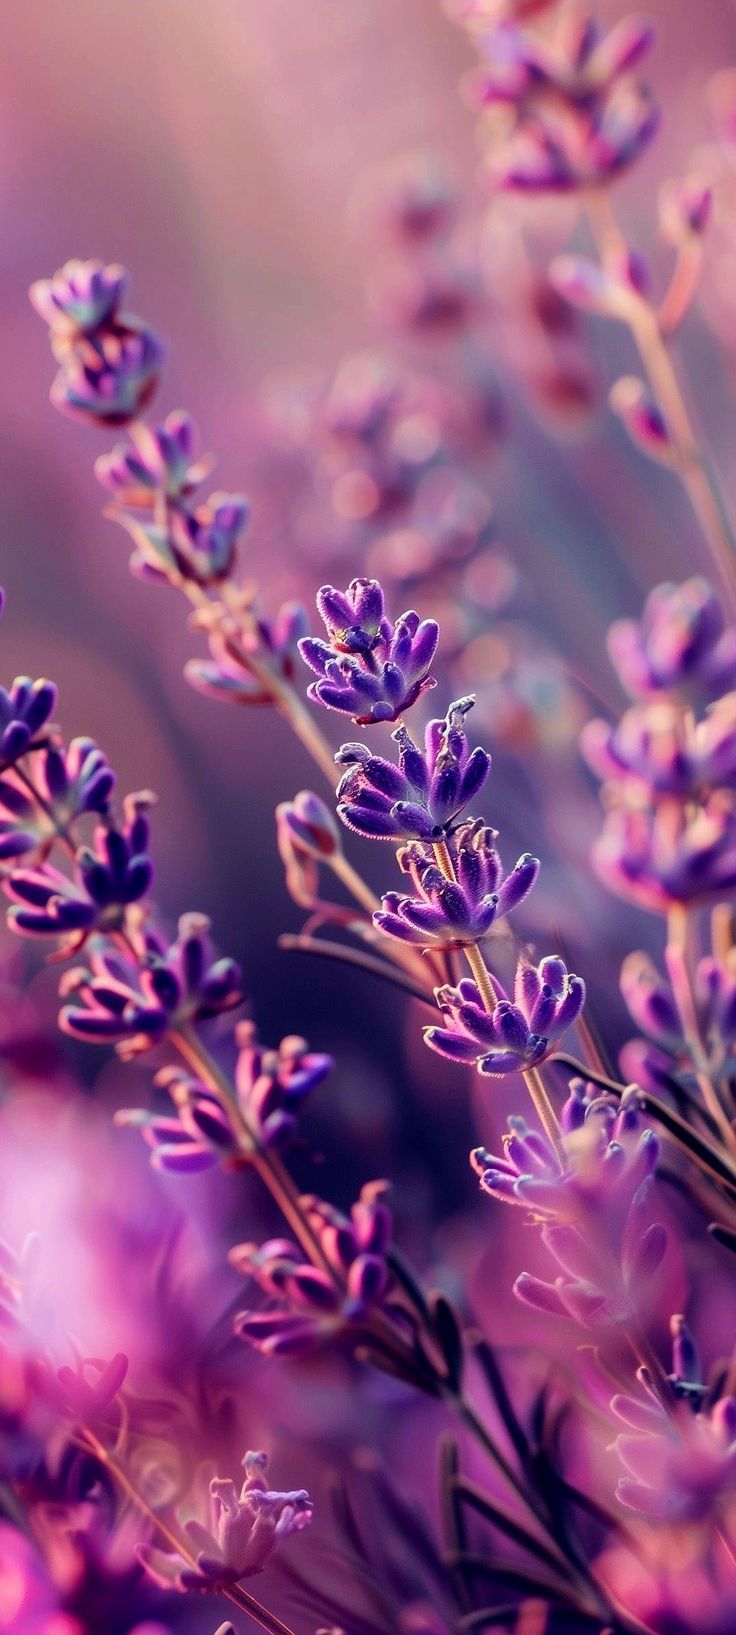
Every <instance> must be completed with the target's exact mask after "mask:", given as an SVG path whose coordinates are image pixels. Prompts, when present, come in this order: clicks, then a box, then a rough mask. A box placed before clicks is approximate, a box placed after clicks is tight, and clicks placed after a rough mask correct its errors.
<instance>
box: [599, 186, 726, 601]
mask: <svg viewBox="0 0 736 1635" xmlns="http://www.w3.org/2000/svg"><path fill="white" fill-rule="evenodd" d="M588 218H589V221H590V224H591V228H592V231H593V236H594V238H595V241H596V243H597V245H598V248H599V253H600V257H601V261H602V263H603V265H604V266H605V265H607V264H608V265H610V263H611V261H615V260H616V259H617V258H619V257H620V254H621V251H622V250H625V248H626V245H625V240H624V238H623V235H622V234H621V232H620V229H619V227H618V224H617V222H616V219H615V216H614V214H613V210H612V207H611V202H610V198H609V196H608V194H607V193H603V192H598V193H594V194H592V195H591V196H590V197H589V200H588ZM624 322H625V323H626V324H627V326H628V328H629V330H630V332H631V335H632V338H633V340H634V342H635V345H636V347H637V350H638V353H639V357H640V358H641V362H642V364H643V366H644V369H645V371H646V374H647V376H648V379H649V384H650V386H651V388H652V391H653V393H654V396H655V398H656V400H657V403H658V405H659V407H660V409H661V410H662V413H663V415H664V418H665V421H666V423H667V426H668V428H669V431H670V434H671V437H672V440H673V443H674V449H675V465H674V470H675V471H676V472H677V475H678V476H679V478H680V480H681V482H682V484H683V486H684V488H685V490H686V492H687V495H688V498H689V500H690V504H691V505H692V508H693V511H694V512H695V515H696V517H697V519H698V522H699V524H700V527H701V530H702V533H703V535H704V538H705V541H706V544H707V545H708V548H709V550H710V553H711V556H712V558H713V561H714V564H715V566H716V569H717V571H718V574H719V577H720V578H721V581H722V583H723V585H724V588H725V590H726V591H727V593H728V596H729V599H730V600H731V602H732V603H733V600H734V594H735V592H736V540H735V539H734V534H733V528H732V526H731V522H730V519H729V517H728V514H727V511H726V508H725V505H724V501H723V498H722V495H721V492H720V488H719V486H718V483H717V481H716V479H715V476H714V474H713V472H712V470H711V469H710V468H709V466H708V464H707V463H706V460H705V457H704V455H703V453H702V452H701V450H700V448H699V446H698V440H697V436H696V434H695V431H694V428H693V425H692V422H691V419H690V415H689V412H688V409H687V405H686V403H685V399H684V396H683V392H682V388H681V386H680V382H679V380H678V376H677V371H676V369H675V366H674V364H673V362H672V359H671V357H670V354H669V351H668V349H667V344H666V340H665V337H664V334H663V332H662V326H661V322H660V319H659V317H658V315H657V313H656V311H655V309H654V308H653V307H652V305H651V303H650V302H649V301H648V300H646V298H645V297H643V296H639V295H637V294H635V293H634V292H633V291H632V294H631V300H630V302H629V304H628V310H627V314H626V315H625V317H624Z"/></svg>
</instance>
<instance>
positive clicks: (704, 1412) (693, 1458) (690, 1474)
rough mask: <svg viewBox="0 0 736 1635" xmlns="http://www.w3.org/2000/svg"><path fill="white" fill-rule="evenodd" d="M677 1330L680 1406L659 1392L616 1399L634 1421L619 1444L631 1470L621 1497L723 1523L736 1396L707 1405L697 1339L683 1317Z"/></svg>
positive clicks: (675, 1517)
mask: <svg viewBox="0 0 736 1635" xmlns="http://www.w3.org/2000/svg"><path fill="white" fill-rule="evenodd" d="M671 1327H672V1333H673V1356H674V1370H673V1374H672V1375H671V1376H670V1380H671V1383H672V1385H673V1388H674V1390H675V1393H676V1395H677V1397H678V1399H679V1401H678V1402H677V1405H676V1406H675V1407H674V1408H673V1409H671V1410H670V1411H669V1413H667V1412H665V1409H664V1407H663V1406H662V1403H661V1401H660V1399H659V1398H658V1397H657V1396H656V1394H655V1392H654V1391H653V1390H651V1391H648V1392H647V1397H646V1400H645V1399H644V1398H641V1397H630V1396H626V1395H624V1394H619V1395H616V1396H615V1397H614V1398H613V1401H612V1403H611V1407H612V1409H613V1412H614V1413H615V1415H616V1417H617V1418H618V1419H621V1420H623V1422H624V1424H625V1425H626V1426H627V1431H626V1432H625V1433H624V1434H622V1435H620V1436H617V1437H616V1440H615V1442H614V1447H615V1449H616V1452H617V1454H618V1456H619V1459H620V1460H621V1463H622V1464H623V1466H624V1468H625V1470H626V1475H625V1476H621V1477H620V1478H619V1482H618V1486H617V1489H616V1494H617V1497H618V1499H619V1500H620V1501H621V1503H622V1504H624V1505H625V1506H626V1508H627V1509H628V1510H636V1511H638V1512H639V1514H640V1515H645V1516H648V1517H656V1518H657V1519H658V1520H660V1521H670V1522H676V1523H681V1522H686V1521H694V1522H698V1523H700V1524H702V1522H703V1520H704V1518H707V1520H708V1522H709V1523H710V1524H711V1525H715V1526H717V1525H718V1520H719V1517H720V1516H722V1515H723V1514H724V1512H726V1513H727V1512H728V1511H729V1510H730V1509H731V1507H732V1505H733V1496H734V1490H735V1489H736V1398H735V1397H732V1396H721V1397H719V1399H718V1400H717V1401H716V1402H715V1403H712V1404H711V1405H710V1406H709V1407H706V1405H705V1401H704V1398H705V1395H706V1393H705V1388H704V1387H703V1386H702V1385H701V1383H700V1374H699V1369H698V1363H697V1353H696V1351H695V1346H694V1342H693V1340H692V1336H691V1335H690V1333H689V1330H688V1329H687V1326H686V1324H685V1323H684V1320H683V1318H682V1317H679V1316H678V1317H674V1318H673V1319H672V1324H671ZM683 1364H684V1366H685V1376H684V1377H683V1375H682V1374H681V1372H680V1370H681V1369H682V1367H683ZM644 1383H645V1384H646V1382H644ZM632 1432H633V1433H634V1434H633V1435H632V1434H631V1433H632Z"/></svg>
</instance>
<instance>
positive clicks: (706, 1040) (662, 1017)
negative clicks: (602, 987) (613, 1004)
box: [620, 953, 736, 1094]
mask: <svg viewBox="0 0 736 1635" xmlns="http://www.w3.org/2000/svg"><path fill="white" fill-rule="evenodd" d="M621 992H622V994H623V996H624V999H625V1001H626V1005H627V1007H628V1010H629V1013H630V1015H631V1016H632V1018H633V1020H634V1021H635V1022H636V1024H637V1026H638V1027H639V1028H641V1031H642V1033H643V1034H644V1035H645V1037H644V1038H643V1039H632V1040H630V1041H629V1043H628V1044H626V1045H624V1047H623V1050H622V1051H621V1056H620V1060H621V1065H622V1069H623V1071H624V1073H625V1074H626V1076H627V1078H630V1079H632V1080H633V1079H636V1080H637V1081H638V1082H639V1083H642V1084H645V1085H646V1087H647V1088H648V1089H651V1090H653V1091H654V1093H655V1094H658V1093H659V1092H660V1091H661V1090H662V1089H666V1090H673V1089H675V1090H676V1089H677V1087H678V1083H679V1081H681V1080H682V1079H683V1078H690V1077H692V1073H693V1065H692V1060H691V1049H690V1047H689V1046H688V1043H687V1041H686V1039H685V1036H684V1030H683V1024H682V1021H681V1018H680V1014H679V1011H678V1008H677V1003H676V1000H675V996H674V993H673V991H672V987H671V985H670V983H669V981H668V980H667V978H666V977H663V976H661V975H660V973H659V971H658V970H657V968H656V966H655V965H654V963H653V961H652V960H651V959H650V957H649V955H648V954H644V953H633V954H629V955H628V956H627V958H626V959H625V960H624V963H623V965H622V967H621ZM693 1001H694V1005H695V1015H696V1020H697V1024H698V1038H699V1041H700V1047H701V1051H702V1058H703V1061H704V1064H705V1071H706V1072H707V1073H708V1074H711V1075H713V1076H715V1077H719V1076H720V1075H721V1074H723V1073H724V1072H729V1071H730V1070H731V1065H732V1063H733V1060H734V1055H735V1053H736V971H735V970H734V968H733V962H732V961H729V962H728V963H723V962H721V961H719V960H716V959H713V958H710V957H708V958H705V959H701V960H699V961H698V964H697V966H696V969H695V977H694V981H693Z"/></svg>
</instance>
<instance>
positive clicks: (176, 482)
mask: <svg viewBox="0 0 736 1635" xmlns="http://www.w3.org/2000/svg"><path fill="white" fill-rule="evenodd" d="M196 443H197V428H196V425H195V423H194V421H193V420H192V417H191V415H188V414H186V413H185V412H184V410H183V409H177V410H174V412H173V413H172V414H167V416H166V419H165V420H164V421H163V422H162V424H161V425H159V426H147V425H144V424H138V425H134V426H132V427H131V429H130V441H129V442H128V443H116V445H115V447H114V449H112V450H111V452H110V453H109V454H101V455H100V456H99V458H98V459H97V460H96V461H95V475H96V477H97V479H98V482H101V483H102V486H103V488H107V489H108V490H109V492H110V493H111V494H112V496H113V499H114V501H115V504H116V505H120V506H123V507H125V508H126V509H127V510H131V511H151V510H153V509H154V507H155V504H156V500H157V498H159V497H161V496H162V497H163V498H164V499H165V500H168V501H169V502H173V503H176V504H182V503H183V502H185V501H187V500H189V499H191V497H192V494H194V493H195V491H196V489H197V488H198V487H199V485H200V483H201V482H203V481H204V479H205V477H206V476H207V474H208V472H209V471H210V469H211V466H212V461H211V459H210V456H209V455H203V456H201V457H200V458H199V459H195V448H196Z"/></svg>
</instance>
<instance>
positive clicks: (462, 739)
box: [335, 698, 491, 841]
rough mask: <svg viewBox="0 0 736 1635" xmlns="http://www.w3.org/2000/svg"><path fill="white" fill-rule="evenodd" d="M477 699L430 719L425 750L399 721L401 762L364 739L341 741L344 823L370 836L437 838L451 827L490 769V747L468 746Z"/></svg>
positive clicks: (341, 813) (340, 791)
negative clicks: (469, 722) (471, 712)
mask: <svg viewBox="0 0 736 1635" xmlns="http://www.w3.org/2000/svg"><path fill="white" fill-rule="evenodd" d="M473 702H474V701H473V699H472V698H460V699H458V700H457V702H456V703H454V704H451V705H450V708H449V710H448V712H447V715H446V717H445V719H444V721H430V723H429V726H428V727H427V730H426V733H425V748H424V751H423V752H422V751H421V750H419V749H417V746H416V744H415V743H414V742H413V740H412V739H411V738H410V737H409V734H408V732H407V730H406V727H403V726H402V727H398V728H397V730H396V731H395V732H394V733H393V734H392V737H393V740H394V743H396V744H398V746H399V764H398V766H395V765H394V764H393V762H391V761H386V760H384V759H383V757H382V756H378V755H371V752H370V750H369V749H367V748H366V746H365V744H343V746H342V748H341V749H340V750H338V753H337V755H336V757H335V759H336V761H337V763H338V765H339V766H344V767H347V771H346V772H345V773H344V774H343V776H342V778H341V779H340V782H339V784H338V787H337V802H338V805H337V810H338V815H339V816H340V817H341V818H342V821H343V823H344V824H345V825H346V827H347V828H348V829H355V830H356V831H357V833H358V834H361V835H366V836H367V837H368V839H369V840H402V839H404V840H407V839H408V840H424V841H426V840H439V839H441V838H442V837H443V835H446V834H447V833H448V832H450V831H451V830H452V827H453V824H454V823H455V820H456V819H457V818H458V817H459V816H460V813H461V812H462V811H463V810H464V808H465V807H466V806H467V805H468V804H469V802H470V801H471V800H473V799H474V797H475V796H476V795H477V794H478V793H479V791H480V790H481V789H482V788H483V785H484V783H485V781H486V778H487V777H488V773H489V772H490V770H491V757H490V755H489V754H488V753H487V751H486V750H484V749H480V748H477V749H474V750H473V751H472V753H471V751H470V749H469V747H468V740H467V737H466V734H465V729H464V726H463V722H464V719H465V716H466V715H467V713H468V710H470V709H471V708H472V705H473Z"/></svg>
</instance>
